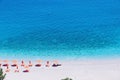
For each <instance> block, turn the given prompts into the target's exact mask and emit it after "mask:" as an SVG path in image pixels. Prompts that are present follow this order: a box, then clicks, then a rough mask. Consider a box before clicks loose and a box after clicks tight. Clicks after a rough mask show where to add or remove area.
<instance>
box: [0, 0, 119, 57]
mask: <svg viewBox="0 0 120 80" xmlns="http://www.w3.org/2000/svg"><path fill="white" fill-rule="evenodd" d="M119 49H120V1H119V0H0V58H35V59H36V58H43V59H45V58H46V59H56V58H59V59H79V58H88V57H89V58H101V57H105V58H107V57H120V50H119Z"/></svg>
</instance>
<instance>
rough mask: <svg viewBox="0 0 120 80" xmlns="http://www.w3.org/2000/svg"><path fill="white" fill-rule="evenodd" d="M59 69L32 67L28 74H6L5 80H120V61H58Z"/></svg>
mask: <svg viewBox="0 0 120 80" xmlns="http://www.w3.org/2000/svg"><path fill="white" fill-rule="evenodd" d="M59 62H60V63H61V64H62V66H60V67H45V66H42V67H40V68H36V67H32V68H31V69H30V70H31V71H30V72H29V73H23V72H19V73H14V72H10V73H7V76H6V78H5V80H23V79H24V80H35V79H39V80H61V79H64V78H66V77H70V78H72V79H73V80H120V76H119V74H120V59H118V58H117V59H116V58H113V59H101V60H99V59H91V60H90V59H86V60H85V59H84V60H76V61H75V60H74V61H69V60H68V61H67V60H66V61H59Z"/></svg>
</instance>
